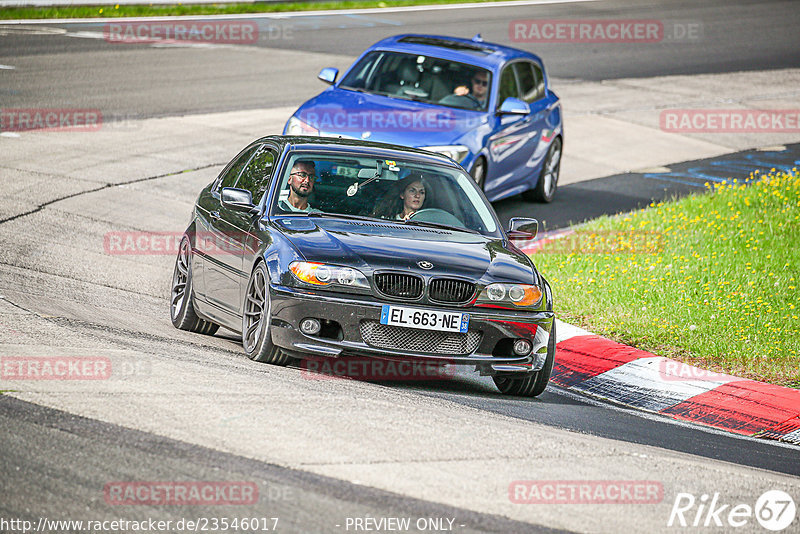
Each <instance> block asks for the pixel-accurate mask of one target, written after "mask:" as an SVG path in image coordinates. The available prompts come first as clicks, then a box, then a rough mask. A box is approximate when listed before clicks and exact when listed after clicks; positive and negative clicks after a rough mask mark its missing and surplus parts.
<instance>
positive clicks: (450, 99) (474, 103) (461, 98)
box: [439, 94, 481, 109]
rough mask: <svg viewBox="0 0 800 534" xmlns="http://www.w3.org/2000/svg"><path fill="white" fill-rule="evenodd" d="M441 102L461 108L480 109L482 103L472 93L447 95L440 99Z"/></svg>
mask: <svg viewBox="0 0 800 534" xmlns="http://www.w3.org/2000/svg"><path fill="white" fill-rule="evenodd" d="M439 103H440V104H443V105H445V106H455V107H458V108H461V109H480V108H481V104H480V102H478V100H477V99H476V98H475V97H474V96H472V95H470V94H467V95H447V96H445V97H444V98H442V99H441V100H439Z"/></svg>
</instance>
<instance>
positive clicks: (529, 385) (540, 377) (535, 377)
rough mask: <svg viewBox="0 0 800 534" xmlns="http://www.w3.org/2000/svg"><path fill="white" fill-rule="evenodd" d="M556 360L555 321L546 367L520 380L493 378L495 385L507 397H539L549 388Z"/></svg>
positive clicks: (501, 377) (551, 331) (548, 347)
mask: <svg viewBox="0 0 800 534" xmlns="http://www.w3.org/2000/svg"><path fill="white" fill-rule="evenodd" d="M555 360H556V322H555V319H554V320H553V327H552V328H551V330H550V339H548V341H547V359H545V361H544V367H542V369H541V370H540V371H537V372H535V373H531V374H529V375H528V376H523V377H520V378H511V377H508V376H493V377H492V380H494V385H495V386H497V389H499V390H500V392H501V393H503V394H505V395H516V396H518V397H538V396H539V395H541V394H542V393H544V390H545V389H546V388H547V384H548V383H549V382H550V375H551V374H552V373H553V364H554V363H555Z"/></svg>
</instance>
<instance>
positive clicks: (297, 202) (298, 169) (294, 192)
mask: <svg viewBox="0 0 800 534" xmlns="http://www.w3.org/2000/svg"><path fill="white" fill-rule="evenodd" d="M316 179H317V176H316V165H315V164H314V162H313V161H309V160H298V161H297V162H295V164H294V166H292V171H291V172H290V173H289V197H288V198H287V199H286V200H281V201H280V202H279V203H278V207H279V208H281V209H282V210H284V211H303V212H308V211H309V210H311V209H313V208H312V207H311V206H310V205H309V203H308V195H310V194H311V192H312V191H314V180H316Z"/></svg>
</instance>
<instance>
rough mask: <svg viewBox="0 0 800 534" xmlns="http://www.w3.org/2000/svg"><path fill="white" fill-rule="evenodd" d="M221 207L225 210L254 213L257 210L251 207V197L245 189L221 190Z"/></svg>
mask: <svg viewBox="0 0 800 534" xmlns="http://www.w3.org/2000/svg"><path fill="white" fill-rule="evenodd" d="M221 198H222V205H223V206H225V207H226V208H231V209H235V210H237V211H250V212H252V211H254V210H256V209H258V208H257V207H256V206H254V205H253V195H251V194H250V191H248V190H246V189H236V188H235V187H223V188H222V195H221Z"/></svg>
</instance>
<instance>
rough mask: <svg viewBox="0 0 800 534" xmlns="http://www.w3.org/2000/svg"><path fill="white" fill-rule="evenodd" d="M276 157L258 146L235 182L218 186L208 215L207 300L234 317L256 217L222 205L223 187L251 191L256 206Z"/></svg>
mask: <svg viewBox="0 0 800 534" xmlns="http://www.w3.org/2000/svg"><path fill="white" fill-rule="evenodd" d="M276 154H277V153H276V150H275V148H274V147H272V146H270V145H267V144H264V145H260V146H258V147H257V148H256V150H255V151H254V153H253V154H252V156H251V157H250V158H249V160H248V162H247V164H246V165H245V166H244V168H243V170H242V171H241V173H240V174H239V175H238V177H237V179H236V181H235V182H234V183H233V184H232V185H231V186H225V185H224V184H221V187H220V188H219V190H218V191H217V199H216V200H217V206H218V209H217V210H216V212H212V213H211V216H210V224H209V235H208V249H207V250H206V251H205V261H206V295H207V300H208V301H209V302H210V303H212V304H214V305H215V306H218V307H219V308H221V309H223V310H224V311H226V312H228V313H230V314H233V315H237V316H238V315H240V314H241V294H242V291H243V287H244V286H245V285H246V284H247V280H248V278H249V276H250V270H249V266H250V265H252V259H253V254H254V249H255V248H257V244H256V243H255V239H254V237H253V236H252V234H251V233H250V230H251V228H252V225H253V223H254V222H255V221H257V220H258V215H257V214H253V213H250V212H248V211H243V210H241V209H235V208H232V207H229V206H224V205H222V202H221V194H222V187H235V188H237V189H245V190H247V191H250V194H251V195H252V198H253V203H254V204H256V205H259V204H260V201H261V198H262V197H263V196H264V192H265V191H266V189H267V187H268V186H269V181H270V179H271V178H272V170H273V166H274V164H275V161H276ZM245 266H248V268H247V269H245Z"/></svg>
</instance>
